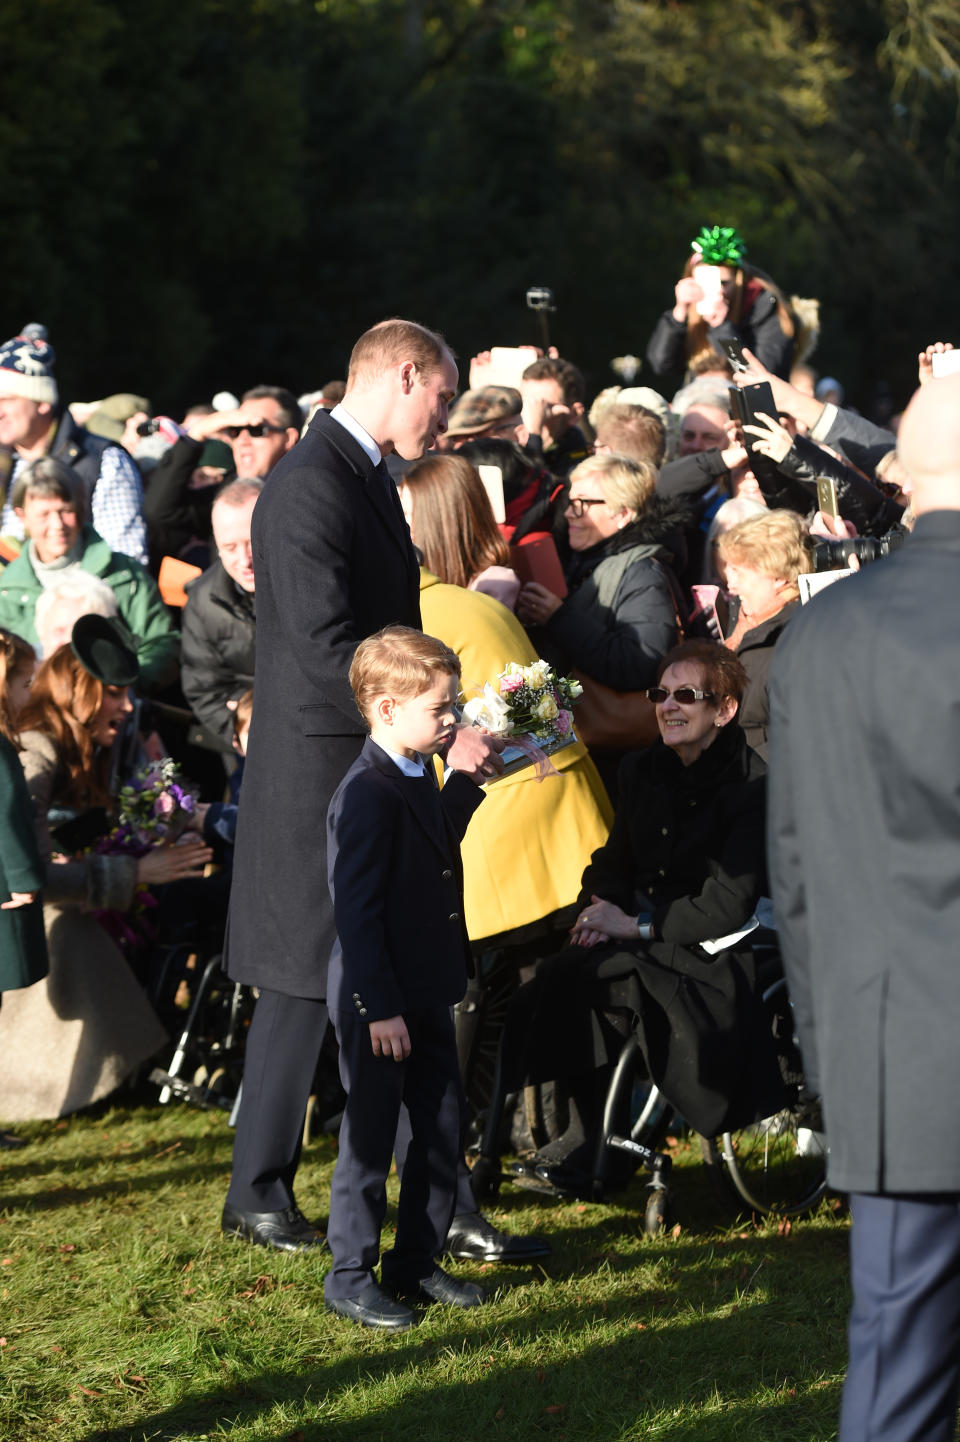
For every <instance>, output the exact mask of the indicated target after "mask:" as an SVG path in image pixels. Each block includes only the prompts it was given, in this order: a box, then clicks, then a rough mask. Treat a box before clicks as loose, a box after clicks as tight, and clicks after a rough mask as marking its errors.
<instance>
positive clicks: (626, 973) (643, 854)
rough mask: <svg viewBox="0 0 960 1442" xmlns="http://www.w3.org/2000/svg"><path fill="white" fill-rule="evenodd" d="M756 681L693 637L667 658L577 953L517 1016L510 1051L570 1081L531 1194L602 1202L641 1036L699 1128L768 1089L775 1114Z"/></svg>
mask: <svg viewBox="0 0 960 1442" xmlns="http://www.w3.org/2000/svg"><path fill="white" fill-rule="evenodd" d="M745 684H746V675H745V672H744V670H743V666H742V665H741V663H740V661H739V660H738V659H737V657H736V656H734V655H733V654H732V653H731V652H730V651H728V650H727V649H726V648H725V647H723V646H721V645H719V644H718V643H715V642H712V641H687V642H684V643H683V644H682V645H680V646H677V647H675V648H674V649H673V650H672V651H670V652H669V653H668V654H667V655H666V656H665V657H664V658H663V661H662V662H661V663H660V666H659V668H658V673H657V680H656V684H655V685H654V686H652V687H651V688H650V690H649V691H648V696H649V698H650V700H651V703H652V704H653V705H654V706H655V708H656V716H657V725H658V727H659V730H660V737H661V741H660V743H658V744H655V745H654V746H652V747H650V748H649V749H648V750H646V751H638V752H634V753H632V754H631V755H629V756H628V757H627V758H626V760H625V761H624V763H623V766H622V768H621V776H620V801H619V805H618V807H617V811H616V814H615V816H614V822H613V828H612V830H611V833H610V837H609V839H608V841H607V842H606V844H605V845H604V846H602V847H600V849H599V850H598V851H595V852H594V854H593V857H592V858H591V861H590V864H589V866H588V867H587V869H586V871H585V872H584V874H583V879H582V882H581V891H580V898H579V903H578V916H577V919H576V922H575V923H574V926H573V930H572V932H571V936H570V940H571V945H570V946H569V947H568V948H567V949H566V950H565V951H563V952H561V953H560V954H559V956H556V957H553V958H551V959H550V960H548V961H546V962H544V963H542V965H541V967H540V969H539V971H538V973H537V975H536V977H535V978H534V980H533V981H532V982H530V983H528V984H527V985H526V986H524V987H523V988H521V990H520V992H518V994H517V997H516V998H515V1000H514V1003H513V1004H512V1006H511V1013H510V1016H509V1018H508V1031H509V1033H510V1036H511V1037H512V1038H514V1040H512V1041H511V1040H508V1039H507V1038H505V1042H504V1047H503V1053H504V1055H505V1056H508V1055H509V1054H510V1050H511V1047H512V1046H514V1045H515V1046H516V1047H517V1050H518V1052H519V1053H520V1056H521V1058H522V1059H521V1062H520V1066H521V1069H522V1072H523V1079H524V1080H526V1081H527V1082H541V1081H548V1080H551V1079H554V1078H556V1077H557V1076H558V1075H559V1076H562V1078H563V1079H564V1081H565V1082H566V1084H567V1086H568V1088H569V1092H570V1097H571V1101H570V1125H569V1127H568V1129H567V1131H566V1132H565V1133H564V1135H563V1136H561V1137H560V1138H559V1139H558V1140H556V1141H554V1142H552V1143H550V1144H549V1145H548V1146H546V1147H545V1148H543V1149H542V1150H541V1151H540V1152H538V1153H537V1154H536V1155H535V1156H534V1157H533V1158H532V1159H531V1160H530V1161H527V1162H524V1163H520V1164H518V1166H519V1172H518V1180H520V1181H521V1182H522V1183H524V1184H525V1185H528V1186H533V1187H534V1188H535V1189H540V1190H560V1191H565V1192H574V1193H578V1194H583V1195H589V1176H590V1172H591V1168H592V1162H593V1157H594V1150H595V1146H596V1133H597V1129H598V1127H599V1125H600V1118H601V1116H602V1109H603V1100H604V1096H605V1093H606V1088H607V1083H608V1080H609V1077H610V1073H611V1071H612V1068H613V1066H614V1064H615V1062H616V1059H617V1056H618V1054H619V1051H620V1049H621V1047H622V1045H623V1042H624V1039H625V1038H626V1036H627V1035H629V1033H630V1032H631V1031H633V1032H634V1033H635V1034H636V1036H637V1038H638V1040H639V1042H640V1047H641V1051H642V1053H643V1056H644V1059H645V1062H646V1065H647V1070H648V1072H649V1074H650V1076H651V1077H652V1078H653V1080H654V1081H656V1082H657V1084H658V1085H659V1086H660V1087H661V1089H662V1090H663V1092H664V1093H665V1095H666V1096H667V1098H668V1099H669V1100H670V1101H671V1102H672V1103H673V1105H674V1106H676V1107H677V1109H678V1110H679V1111H680V1112H681V1113H682V1115H683V1116H684V1117H685V1118H686V1119H687V1121H688V1122H690V1123H691V1125H693V1126H694V1127H695V1128H696V1129H697V1130H698V1131H702V1132H704V1133H707V1134H712V1133H715V1132H718V1131H722V1130H725V1129H726V1128H727V1127H728V1126H740V1125H743V1124H744V1122H745V1120H748V1119H752V1117H753V1115H754V1110H755V1106H756V1104H757V1100H756V1099H757V1096H758V1092H759V1093H760V1094H763V1095H765V1096H766V1100H767V1111H769V1110H775V1105H774V1103H776V1104H779V1100H778V1098H777V1097H776V1096H775V1095H773V1094H772V1093H775V1090H776V1078H775V1077H774V1076H773V1075H772V1073H770V1072H769V1071H767V1069H766V1068H767V1067H768V1065H770V1064H771V1059H770V1058H769V1057H768V1055H767V1049H766V1046H765V1043H764V1040H763V1032H762V1028H761V1026H760V1023H759V1020H758V1012H757V1003H756V1000H755V994H754V990H755V971H754V962H753V954H752V951H751V947H750V942H749V939H748V932H747V931H746V930H745V929H746V928H748V927H750V926H751V922H752V918H753V914H754V910H755V908H756V904H757V901H758V900H759V898H760V896H761V894H762V892H763V888H764V877H765V872H764V799H765V773H766V767H765V765H764V763H763V762H762V761H761V759H760V758H759V756H757V755H756V753H755V752H753V751H751V750H750V748H749V747H748V746H747V744H746V739H745V737H744V734H743V732H742V731H741V729H740V727H739V726H738V724H737V710H738V707H739V704H740V699H741V696H742V694H743V689H744V686H745ZM752 925H754V926H755V925H756V923H755V922H753V923H752ZM519 1079H520V1078H516V1079H514V1080H519ZM768 1088H769V1089H770V1091H768V1090H767V1089H768ZM767 1111H764V1112H762V1114H764V1115H766V1114H767ZM731 1118H732V1119H733V1120H732V1121H731Z"/></svg>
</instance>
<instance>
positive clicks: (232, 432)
mask: <svg viewBox="0 0 960 1442" xmlns="http://www.w3.org/2000/svg"><path fill="white" fill-rule="evenodd" d="M285 430H286V426H272V425H271V424H270V422H269V421H258V422H257V424H256V425H255V426H224V428H223V433H224V435H225V436H229V437H230V439H231V440H232V441H235V440H236V439H237V436H242V435H243V433H244V431H246V432H247V435H248V436H249V437H250V439H251V440H252V441H259V440H260V439H261V437H263V436H279V435H280V433H281V432H282V431H285Z"/></svg>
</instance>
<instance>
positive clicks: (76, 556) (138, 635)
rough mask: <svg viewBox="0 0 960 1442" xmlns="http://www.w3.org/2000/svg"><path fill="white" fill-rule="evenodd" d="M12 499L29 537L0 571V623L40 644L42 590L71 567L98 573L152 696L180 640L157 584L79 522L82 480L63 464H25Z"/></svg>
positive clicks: (172, 673)
mask: <svg viewBox="0 0 960 1442" xmlns="http://www.w3.org/2000/svg"><path fill="white" fill-rule="evenodd" d="M11 501H12V504H13V507H14V510H15V511H16V513H17V515H18V516H19V517H20V518H21V519H22V521H23V524H24V527H25V530H26V533H27V537H28V540H27V542H26V544H25V545H24V548H23V550H22V551H21V552H20V555H19V556H17V557H16V559H15V560H13V561H11V562H10V564H9V565H8V566H7V567H6V569H5V570H4V571H3V573H2V575H0V626H3V627H6V629H7V630H9V631H13V632H14V633H15V634H16V635H18V636H22V637H23V639H24V640H25V641H29V642H30V644H31V645H32V646H36V645H37V641H38V638H37V632H36V626H35V624H34V612H35V611H36V606H37V600H38V598H39V597H40V595H41V594H42V593H43V591H44V590H45V589H46V588H47V587H50V586H53V585H56V584H57V583H58V582H59V581H62V580H65V579H66V578H67V577H68V576H69V575H70V574H71V573H72V572H74V571H81V570H82V571H86V572H88V573H89V574H90V575H93V576H99V577H100V579H101V580H103V581H105V582H106V584H107V585H108V586H109V587H110V589H111V590H112V591H113V593H114V595H115V596H116V598H117V607H118V610H119V613H120V617H121V619H122V620H123V621H124V623H125V624H126V626H127V628H128V629H129V631H130V632H131V633H132V635H133V636H134V638H135V645H136V652H137V662H138V664H139V667H140V689H141V690H142V691H143V692H145V693H147V694H155V693H156V692H157V691H160V690H162V689H163V687H165V686H167V685H169V684H170V683H171V682H172V681H175V680H176V677H177V671H178V667H179V656H180V638H179V635H178V634H177V631H176V629H175V627H174V625H173V622H172V621H171V619H170V615H169V612H168V611H167V608H166V606H165V605H164V604H163V601H162V600H161V597H160V592H159V590H158V589H157V584H156V582H155V581H154V579H153V577H152V576H151V575H150V574H149V572H148V571H147V570H146V569H145V568H144V567H143V566H141V565H140V563H139V561H135V560H133V558H132V557H130V556H125V555H123V554H122V553H121V552H119V551H111V549H110V547H109V546H108V545H107V543H106V541H104V540H103V539H102V538H101V537H100V536H98V535H97V532H96V531H95V530H94V529H93V527H92V526H90V525H86V524H84V520H85V515H86V495H85V492H84V486H83V481H82V480H80V479H78V477H77V476H76V475H75V473H74V472H72V471H71V470H70V469H69V468H68V467H67V466H65V465H63V463H62V462H61V461H57V460H54V459H53V458H52V457H49V456H48V457H44V458H43V459H41V460H38V461H34V462H33V463H32V464H31V465H29V466H27V467H25V468H24V470H23V472H22V473H21V475H20V476H19V478H18V480H17V483H16V485H15V487H14V490H13V495H12V497H11Z"/></svg>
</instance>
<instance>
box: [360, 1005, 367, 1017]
mask: <svg viewBox="0 0 960 1442" xmlns="http://www.w3.org/2000/svg"><path fill="white" fill-rule="evenodd" d="M366 1014H367V1008H366V1007H365V1006H362V1007H361V1008H360V1015H361V1016H366Z"/></svg>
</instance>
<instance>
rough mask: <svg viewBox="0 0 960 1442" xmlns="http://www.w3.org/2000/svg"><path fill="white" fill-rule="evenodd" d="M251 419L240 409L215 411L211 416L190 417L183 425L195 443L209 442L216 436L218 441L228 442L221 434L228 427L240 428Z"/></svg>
mask: <svg viewBox="0 0 960 1442" xmlns="http://www.w3.org/2000/svg"><path fill="white" fill-rule="evenodd" d="M248 419H249V417H247V416H245V415H244V414H243V412H242V410H240V409H239V408H238V409H237V410H235V411H214V412H213V414H212V415H209V416H188V417H187V418H186V420H185V421H184V423H183V428H184V430H185V431H186V433H187V435H188V436H189V437H190V439H191V440H193V441H209V440H212V439H213V437H214V436H216V437H217V439H218V440H226V439H227V438H226V436H221V434H220V432H221V431H222V430H224V429H225V428H226V427H227V426H240V425H243V423H244V421H246V420H248Z"/></svg>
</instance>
